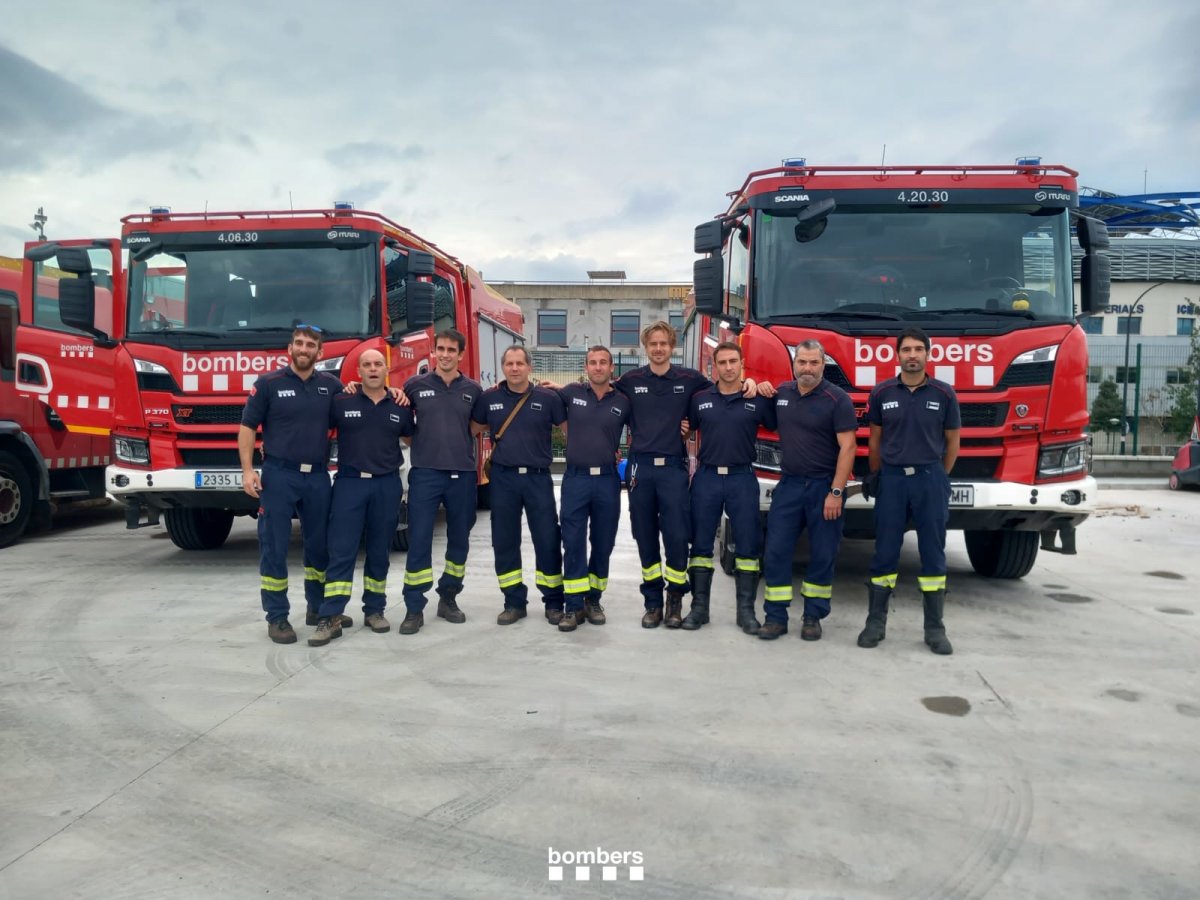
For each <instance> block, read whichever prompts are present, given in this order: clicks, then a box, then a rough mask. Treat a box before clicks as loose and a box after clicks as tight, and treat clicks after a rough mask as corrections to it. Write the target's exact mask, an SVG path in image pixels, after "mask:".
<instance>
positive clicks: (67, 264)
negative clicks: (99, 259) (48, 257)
mask: <svg viewBox="0 0 1200 900" xmlns="http://www.w3.org/2000/svg"><path fill="white" fill-rule="evenodd" d="M54 265H55V266H56V267H57V268H59V269H62V270H63V271H64V272H70V273H71V274H72V275H79V276H81V277H82V276H84V275H91V274H92V260H91V258H90V257H89V256H88V254H87V250H85V249H84V248H83V247H60V248H59V250H58V259H57V260H56V261H55V263H54Z"/></svg>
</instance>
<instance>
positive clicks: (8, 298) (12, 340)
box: [0, 291, 17, 381]
mask: <svg viewBox="0 0 1200 900" xmlns="http://www.w3.org/2000/svg"><path fill="white" fill-rule="evenodd" d="M16 342H17V295H16V294H14V293H12V292H11V291H0V381H12V380H13V372H14V367H15V366H16Z"/></svg>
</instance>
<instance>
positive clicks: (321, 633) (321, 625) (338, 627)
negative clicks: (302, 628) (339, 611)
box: [308, 616, 342, 647]
mask: <svg viewBox="0 0 1200 900" xmlns="http://www.w3.org/2000/svg"><path fill="white" fill-rule="evenodd" d="M339 618H340V617H339V616H333V617H331V618H325V619H320V620H319V621H318V622H317V630H316V631H314V632H313V636H312V637H310V638H309V639H308V646H310V647H324V646H325V645H326V644H328V643H329V642H330V641H332V640H335V639H337V638H340V637H341V636H342V623H341V622H339V621H338V619H339Z"/></svg>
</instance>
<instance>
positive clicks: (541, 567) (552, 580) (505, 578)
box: [490, 463, 563, 609]
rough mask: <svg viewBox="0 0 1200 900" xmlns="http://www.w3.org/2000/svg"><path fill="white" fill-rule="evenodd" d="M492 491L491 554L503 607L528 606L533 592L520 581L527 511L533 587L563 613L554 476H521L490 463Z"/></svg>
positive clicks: (547, 473)
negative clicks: (532, 554) (532, 562)
mask: <svg viewBox="0 0 1200 900" xmlns="http://www.w3.org/2000/svg"><path fill="white" fill-rule="evenodd" d="M490 490H491V501H492V551H493V553H494V554H495V557H496V580H497V581H499V582H500V592H501V593H502V594H504V606H505V608H506V609H507V608H509V607H519V606H525V605H526V603H527V602H528V600H529V589H528V588H527V587H526V586H525V582H524V580H523V579H522V576H521V512H522V510H523V511H524V512H525V520H526V523H527V524H528V526H529V536H530V537H531V538H532V539H533V553H534V565H535V566H536V570H537V571H536V573H535V575H534V579H535V583H536V584H537V587H538V590H539V591H541V593H542V600H543V602H545V604H546V606H547V607H548V608H551V609H562V608H563V576H562V542H561V537H560V535H559V530H558V510H557V508H556V507H555V505H554V481H553V479H552V478H551V477H550V471H549V470H548V469H547V470H539V471H535V472H526V473H524V474H522V473H521V472H520V471H519V470H518V469H516V468H513V467H510V466H501V465H497V464H496V463H492V472H491V488H490Z"/></svg>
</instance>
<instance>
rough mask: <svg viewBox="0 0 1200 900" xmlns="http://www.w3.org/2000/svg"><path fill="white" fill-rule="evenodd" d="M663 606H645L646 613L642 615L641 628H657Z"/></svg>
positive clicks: (661, 617)
mask: <svg viewBox="0 0 1200 900" xmlns="http://www.w3.org/2000/svg"><path fill="white" fill-rule="evenodd" d="M662 620H663V608H662V607H661V606H647V607H646V614H645V615H644V616H642V627H643V628H657V627H658V626H659V625H661V624H662Z"/></svg>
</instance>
